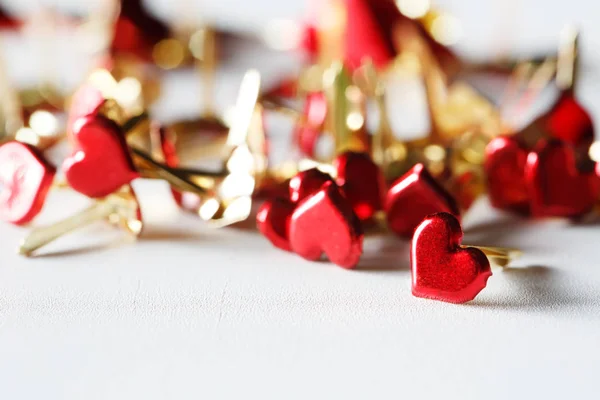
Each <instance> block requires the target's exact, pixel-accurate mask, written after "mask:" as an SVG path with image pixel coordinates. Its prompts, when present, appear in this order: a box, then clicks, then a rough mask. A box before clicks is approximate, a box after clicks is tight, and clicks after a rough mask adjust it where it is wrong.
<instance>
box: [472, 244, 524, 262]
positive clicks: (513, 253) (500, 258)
mask: <svg viewBox="0 0 600 400" xmlns="http://www.w3.org/2000/svg"><path fill="white" fill-rule="evenodd" d="M463 247H473V248H476V249H479V250H481V251H482V252H483V253H484V254H485V255H486V256H487V257H488V259H489V260H490V262H491V263H492V264H495V265H497V266H499V267H506V266H507V265H508V264H510V263H511V262H512V261H514V260H516V259H517V258H519V257H521V256H522V255H523V252H522V251H521V250H519V249H510V248H505V247H488V246H463Z"/></svg>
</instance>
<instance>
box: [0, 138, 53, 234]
mask: <svg viewBox="0 0 600 400" xmlns="http://www.w3.org/2000/svg"><path fill="white" fill-rule="evenodd" d="M55 172H56V169H55V168H54V167H53V166H52V165H50V164H49V163H48V162H47V161H46V160H45V159H44V158H43V157H42V156H41V154H39V152H38V151H37V149H35V148H34V147H32V146H30V145H27V144H24V143H20V142H16V141H13V142H8V143H5V144H3V145H2V146H0V219H2V220H3V221H7V222H10V223H13V224H25V223H27V222H29V221H31V220H32V219H33V218H35V216H36V215H37V214H39V212H40V211H41V210H42V207H43V205H44V202H45V200H46V195H47V194H48V191H49V190H50V187H51V186H52V180H53V179H54V174H55Z"/></svg>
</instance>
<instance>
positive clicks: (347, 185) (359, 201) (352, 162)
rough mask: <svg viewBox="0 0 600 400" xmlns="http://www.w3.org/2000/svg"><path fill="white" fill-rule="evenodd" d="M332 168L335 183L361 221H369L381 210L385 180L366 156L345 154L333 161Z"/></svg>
mask: <svg viewBox="0 0 600 400" xmlns="http://www.w3.org/2000/svg"><path fill="white" fill-rule="evenodd" d="M333 166H334V168H335V169H336V171H337V178H336V183H337V184H338V185H339V187H340V188H341V189H342V193H344V195H345V196H346V197H347V198H348V200H350V204H352V208H353V209H354V213H355V214H356V215H357V216H358V218H360V220H361V221H366V220H369V219H371V218H372V217H373V215H374V214H375V212H377V211H379V210H382V209H383V199H384V198H385V178H384V177H383V173H382V172H381V170H380V169H379V167H378V166H377V164H375V163H374V162H373V160H371V157H369V155H368V154H366V153H355V152H346V153H344V154H342V155H340V156H338V157H337V158H336V159H335V160H334V162H333Z"/></svg>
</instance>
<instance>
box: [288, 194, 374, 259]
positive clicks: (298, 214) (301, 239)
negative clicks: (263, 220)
mask: <svg viewBox="0 0 600 400" xmlns="http://www.w3.org/2000/svg"><path fill="white" fill-rule="evenodd" d="M289 232H290V234H289V238H290V244H291V248H292V250H293V251H294V252H295V253H297V254H299V255H300V256H302V257H304V258H306V259H308V260H319V259H320V258H321V255H322V254H323V253H325V254H326V255H327V257H328V258H329V260H330V261H331V262H332V263H334V264H337V265H339V266H341V267H344V268H353V267H354V266H356V264H358V261H359V260H360V256H361V254H362V243H363V236H364V235H363V232H362V227H361V225H360V220H359V219H358V217H357V216H356V214H354V211H353V210H352V206H351V205H350V203H349V202H348V200H347V199H346V198H345V197H344V195H343V194H342V193H341V191H340V189H339V188H338V187H337V185H336V184H335V183H334V182H327V183H325V184H324V185H323V187H322V188H321V190H319V191H318V192H316V193H315V194H313V195H312V196H309V197H307V198H305V199H304V200H303V201H302V202H300V204H298V206H297V207H296V210H294V213H293V214H292V218H291V221H290V230H289Z"/></svg>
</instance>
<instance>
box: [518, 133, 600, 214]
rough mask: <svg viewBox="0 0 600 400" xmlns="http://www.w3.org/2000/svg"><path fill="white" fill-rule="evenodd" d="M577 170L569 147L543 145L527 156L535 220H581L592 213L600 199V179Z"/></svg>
mask: <svg viewBox="0 0 600 400" xmlns="http://www.w3.org/2000/svg"><path fill="white" fill-rule="evenodd" d="M593 168H595V165H591V163H590V170H589V171H580V170H579V169H578V168H577V162H576V158H575V152H574V151H573V148H572V147H571V146H569V145H568V144H566V143H564V142H561V141H557V140H552V141H548V142H546V141H543V142H541V143H540V144H539V145H538V146H537V147H536V149H535V151H532V152H530V153H529V155H528V156H527V164H526V166H525V179H526V180H527V186H528V188H529V196H530V198H531V211H532V213H533V214H534V215H535V216H540V217H541V216H549V217H550V216H551V217H578V216H581V215H583V214H585V213H587V212H588V211H590V210H591V209H592V208H593V207H594V204H595V203H596V202H597V201H598V197H599V196H600V177H599V176H598V175H597V174H596V171H595V170H594V169H593Z"/></svg>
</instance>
